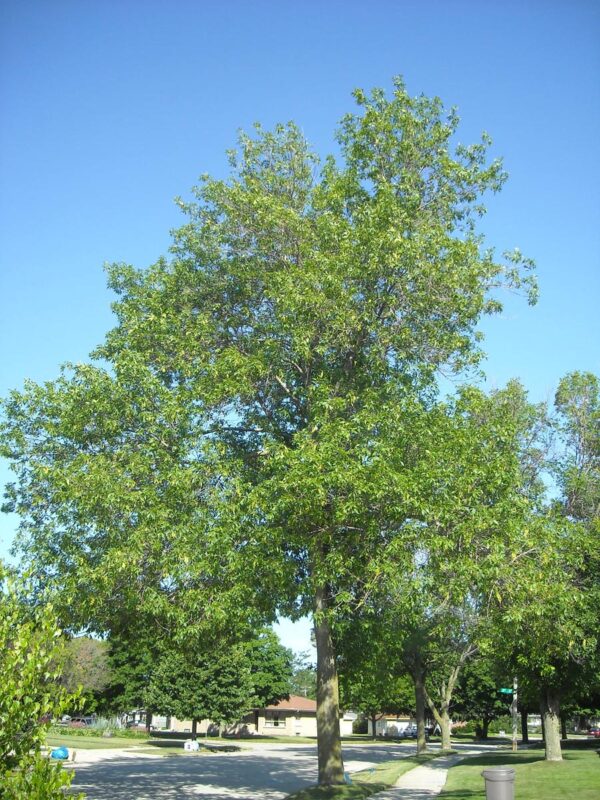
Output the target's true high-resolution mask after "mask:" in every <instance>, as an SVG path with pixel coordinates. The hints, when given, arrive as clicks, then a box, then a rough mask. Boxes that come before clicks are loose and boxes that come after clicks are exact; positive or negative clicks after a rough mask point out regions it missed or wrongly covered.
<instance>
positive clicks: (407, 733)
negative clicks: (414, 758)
mask: <svg viewBox="0 0 600 800" xmlns="http://www.w3.org/2000/svg"><path fill="white" fill-rule="evenodd" d="M400 735H401V736H402V738H403V739H416V738H417V726H416V725H407V726H406V728H404V730H403V731H402V732H401V733H400Z"/></svg>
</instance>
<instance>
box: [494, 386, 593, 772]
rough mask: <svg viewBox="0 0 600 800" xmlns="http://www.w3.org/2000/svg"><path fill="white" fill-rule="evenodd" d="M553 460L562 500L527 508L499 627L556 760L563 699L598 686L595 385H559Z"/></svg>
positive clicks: (570, 699) (551, 468) (552, 471)
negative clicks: (530, 690)
mask: <svg viewBox="0 0 600 800" xmlns="http://www.w3.org/2000/svg"><path fill="white" fill-rule="evenodd" d="M556 410H557V412H558V419H557V420H556V422H555V425H556V428H557V430H558V435H559V439H558V447H559V450H558V456H557V457H554V458H553V459H550V458H549V457H547V458H546V469H547V470H548V471H549V472H550V474H553V476H554V478H555V479H556V482H557V484H558V486H559V487H560V489H561V490H562V494H561V496H560V497H558V498H556V499H554V500H552V501H550V502H548V501H547V500H545V498H544V496H542V497H541V500H540V501H539V502H538V503H537V504H536V505H535V506H534V507H533V509H532V514H531V517H530V519H529V520H528V524H527V525H526V526H524V529H523V535H522V538H523V542H524V546H525V548H527V549H526V550H525V552H527V554H528V557H527V558H525V559H523V560H521V561H520V562H519V563H518V564H517V565H515V567H516V568H515V576H514V580H513V581H512V582H511V583H510V585H505V586H504V587H503V589H502V593H503V595H504V599H503V602H502V604H501V607H500V614H501V616H500V620H499V625H501V626H503V628H502V641H503V642H504V643H505V644H506V645H507V646H508V648H509V650H510V656H511V657H512V660H513V664H514V670H515V673H516V674H520V675H523V676H524V677H525V679H526V680H527V681H528V682H529V683H532V684H535V685H537V687H538V691H539V696H540V710H541V713H542V720H543V724H544V735H545V744H546V758H547V759H548V760H552V761H554V760H560V759H561V758H562V754H561V748H560V733H561V732H560V725H561V722H560V721H561V700H567V701H568V702H573V700H574V697H573V693H574V694H575V695H577V694H579V695H580V696H581V695H585V694H586V693H589V694H593V692H594V691H595V687H597V686H598V676H599V663H600V659H599V641H600V630H599V626H598V614H597V610H596V609H597V607H598V603H599V602H600V595H599V594H598V592H599V587H600V581H599V580H598V578H599V576H600V571H599V564H600V557H599V554H600V551H599V546H600V539H599V537H598V530H599V522H598V508H599V507H600V500H599V498H598V491H599V489H600V480H599V477H598V476H599V472H598V463H599V462H598V442H599V441H600V431H599V427H600V415H599V413H598V381H597V379H596V378H595V376H593V375H591V374H589V373H584V374H581V373H572V374H570V375H568V376H566V378H564V379H563V380H562V381H561V383H560V385H559V389H558V391H557V395H556Z"/></svg>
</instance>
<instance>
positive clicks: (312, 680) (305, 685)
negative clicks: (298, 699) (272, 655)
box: [290, 652, 317, 700]
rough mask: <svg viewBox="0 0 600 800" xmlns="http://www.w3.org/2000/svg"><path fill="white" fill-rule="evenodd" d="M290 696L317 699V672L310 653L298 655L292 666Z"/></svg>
mask: <svg viewBox="0 0 600 800" xmlns="http://www.w3.org/2000/svg"><path fill="white" fill-rule="evenodd" d="M292 670H293V673H292V679H291V682H290V694H295V695H301V696H302V697H309V698H310V699H311V700H315V699H316V697H317V670H316V667H315V665H314V664H313V663H312V662H311V661H310V656H309V653H308V652H302V653H297V654H296V655H295V656H294V660H293V664H292Z"/></svg>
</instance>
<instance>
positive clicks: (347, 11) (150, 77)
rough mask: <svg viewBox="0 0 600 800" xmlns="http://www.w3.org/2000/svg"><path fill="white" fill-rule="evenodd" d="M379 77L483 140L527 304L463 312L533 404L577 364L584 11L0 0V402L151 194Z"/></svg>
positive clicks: (40, 358)
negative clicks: (500, 163) (529, 287)
mask: <svg viewBox="0 0 600 800" xmlns="http://www.w3.org/2000/svg"><path fill="white" fill-rule="evenodd" d="M396 74H402V75H404V77H405V79H406V82H407V85H408V89H409V91H410V92H411V93H413V94H419V93H421V92H424V93H425V94H437V95H439V96H440V97H441V98H442V99H443V100H444V102H445V103H446V104H447V105H448V106H451V105H456V106H457V107H458V109H459V114H460V116H461V119H462V124H461V127H460V131H459V139H460V140H461V141H464V142H470V141H473V140H475V139H477V138H478V136H479V134H480V132H481V131H482V130H486V131H488V132H489V133H490V134H491V135H492V138H493V140H494V146H493V153H494V154H498V155H502V156H503V157H504V159H505V164H506V167H507V170H508V172H509V173H510V180H509V182H508V184H507V185H506V188H505V190H504V191H503V192H502V194H501V195H499V196H497V197H494V198H493V199H492V200H491V201H490V202H489V204H488V206H489V209H490V213H489V215H488V217H487V218H486V220H485V222H484V224H483V229H484V230H485V232H486V234H487V235H488V239H489V242H490V244H493V245H495V246H497V247H498V248H499V249H500V250H502V249H504V248H505V247H506V248H508V247H513V246H515V245H517V246H519V247H520V248H521V250H522V251H523V252H524V253H525V254H526V255H529V256H532V257H533V258H535V259H536V261H537V263H538V268H539V279H540V286H541V298H540V302H539V304H538V306H537V307H535V308H529V307H528V306H527V305H526V304H525V303H524V302H523V301H520V300H517V299H513V298H509V299H508V303H507V308H506V310H505V313H504V314H503V315H502V316H501V317H498V318H495V319H493V320H491V321H488V322H486V323H485V324H484V330H485V332H486V334H487V345H486V349H487V352H488V353H489V358H488V361H487V365H486V371H487V374H488V381H489V383H490V385H493V386H498V385H502V384H503V383H505V382H506V380H508V379H509V378H511V377H513V376H516V377H520V378H521V380H522V381H523V382H524V384H525V385H526V386H527V387H528V388H529V389H530V392H531V396H532V397H533V398H534V399H545V398H548V397H551V396H552V393H553V390H554V389H555V387H556V384H557V382H558V380H559V378H560V377H561V375H563V374H564V373H565V372H567V371H568V370H572V369H589V370H592V371H595V372H598V371H599V368H600V364H599V354H598V353H599V351H598V342H599V341H600V335H599V334H600V323H599V316H598V313H597V308H598V302H599V299H600V192H599V188H598V187H599V186H600V157H599V152H600V148H599V147H598V143H599V142H600V6H599V5H598V4H597V3H595V2H591V1H590V2H584V1H583V0H579V2H578V1H577V0H574V1H573V0H571V2H567V1H566V0H565V2H557V1H556V0H530V2H528V3H523V2H519V3H513V2H504V3H496V2H491V0H487V2H484V0H479V2H474V1H473V2H454V1H453V0H447V1H446V2H443V1H442V0H437V2H433V1H432V0H423V1H422V2H408V1H407V2H387V1H384V0H370V2H366V1H365V0H363V2H352V1H351V0H344V2H338V1H337V0H329V1H327V0H325V1H324V2H313V0H308V1H306V0H305V2H302V3H300V2H291V0H290V1H289V2H288V1H286V0H279V2H275V1H274V0H269V1H268V0H253V2H242V1H241V0H236V1H235V2H234V1H233V0H222V1H221V2H202V1H201V0H196V2H188V0H174V2H171V3H167V2H156V1H154V2H153V1H152V0H135V1H134V0H119V2H115V1H114V0H87V2H72V1H71V0H68V1H66V0H53V2H48V0H43V1H42V0H38V1H37V2H32V1H31V0H4V2H3V3H2V4H1V5H0V120H1V121H0V302H1V305H2V308H1V314H0V337H1V338H0V341H1V342H2V358H1V359H0V395H5V394H6V393H7V392H8V391H9V390H10V389H11V388H14V387H19V386H20V385H21V384H22V382H23V380H24V379H25V378H33V379H35V380H47V379H51V378H52V377H54V376H55V375H56V373H57V370H58V366H59V364H60V363H62V362H64V361H82V360H85V358H86V357H87V353H88V352H89V351H90V350H91V349H92V347H94V345H96V344H97V343H98V342H99V341H100V340H101V339H102V337H103V334H104V332H105V331H106V330H107V329H108V328H109V327H110V325H111V314H110V309H109V303H110V301H111V296H110V294H109V293H108V291H107V290H106V288H105V278H104V274H103V271H102V264H103V262H105V261H108V262H110V261H126V262H130V263H133V264H135V265H136V266H143V265H147V264H149V263H151V262H152V261H154V260H155V259H156V258H157V257H158V256H159V255H160V254H161V253H164V252H165V251H166V249H167V247H168V245H169V229H170V228H173V227H174V226H177V225H178V224H180V223H181V222H182V221H183V219H182V217H181V216H180V214H179V212H178V210H177V209H176V207H175V205H174V204H173V198H174V197H175V196H176V195H183V196H186V195H187V194H188V192H189V189H190V187H191V186H192V185H193V184H194V183H195V182H196V179H197V177H198V175H200V173H203V172H210V173H213V174H225V172H226V160H225V157H224V151H225V149H226V148H227V147H229V146H231V145H232V144H233V143H234V140H235V135H236V131H237V129H238V128H248V127H249V126H250V125H251V124H252V122H254V121H255V120H259V121H261V122H262V123H264V124H265V125H267V126H269V125H272V124H273V123H274V122H276V121H287V120H289V119H293V120H295V121H296V122H298V123H299V124H300V125H301V126H302V128H303V130H304V132H305V134H306V136H307V137H308V139H309V140H310V141H311V142H312V143H313V144H314V146H315V148H316V149H317V150H318V151H319V152H320V153H326V152H328V151H330V150H331V149H332V147H333V140H332V135H333V131H334V129H335V126H336V123H337V121H338V120H339V119H340V117H341V116H342V115H343V114H344V113H345V112H346V111H348V110H351V108H352V100H351V98H350V92H351V90H352V89H353V88H354V87H356V86H361V87H363V88H370V87H372V86H385V87H389V86H390V83H391V78H392V76H393V75H396ZM6 475H7V472H6V470H5V469H4V470H3V471H0V480H2V481H3V480H4V479H5V478H6ZM14 527H15V520H14V519H11V518H10V517H5V518H4V519H3V520H2V521H1V522H0V554H2V553H3V552H5V550H6V547H7V544H8V542H9V541H10V539H11V537H12V532H13V530H14Z"/></svg>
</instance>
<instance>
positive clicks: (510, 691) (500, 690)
mask: <svg viewBox="0 0 600 800" xmlns="http://www.w3.org/2000/svg"><path fill="white" fill-rule="evenodd" d="M498 691H499V692H500V694H512V693H513V690H512V689H498Z"/></svg>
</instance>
